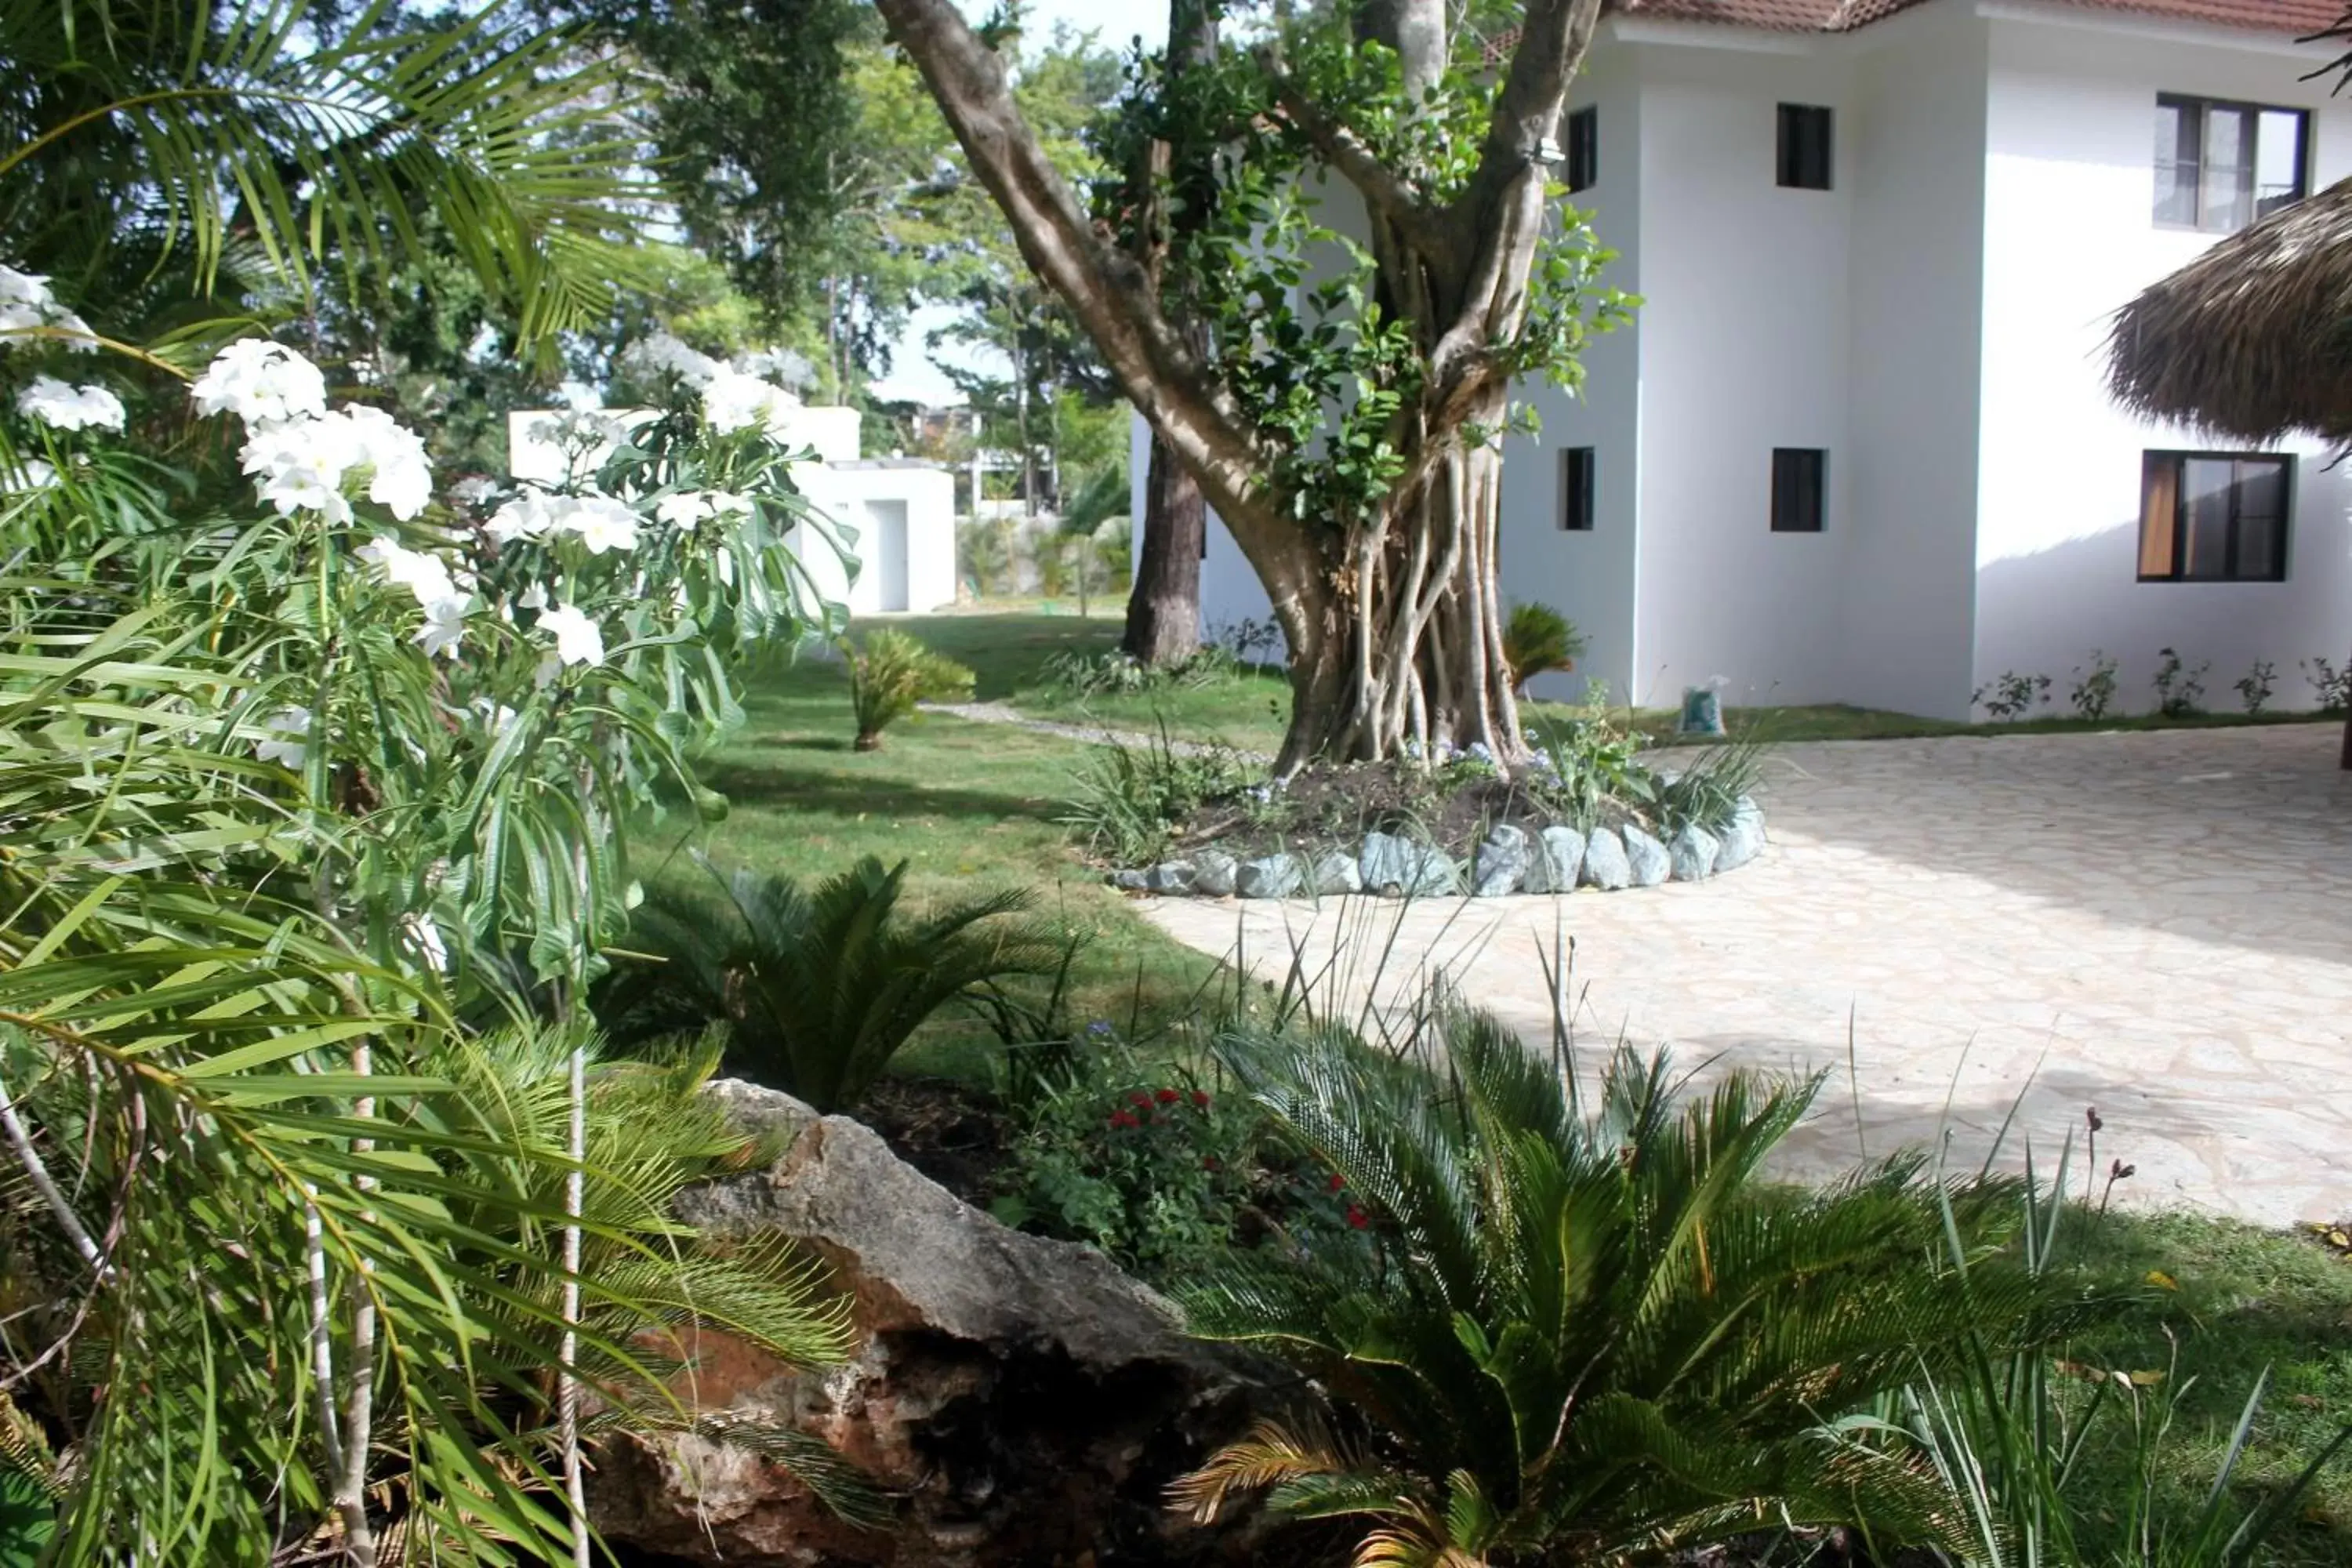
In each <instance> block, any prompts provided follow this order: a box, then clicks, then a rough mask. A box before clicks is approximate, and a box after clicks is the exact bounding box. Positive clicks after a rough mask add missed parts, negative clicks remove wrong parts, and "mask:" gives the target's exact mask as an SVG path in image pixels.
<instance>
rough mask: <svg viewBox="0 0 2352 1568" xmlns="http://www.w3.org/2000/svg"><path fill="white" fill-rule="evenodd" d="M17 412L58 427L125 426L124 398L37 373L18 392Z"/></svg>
mask: <svg viewBox="0 0 2352 1568" xmlns="http://www.w3.org/2000/svg"><path fill="white" fill-rule="evenodd" d="M16 409H17V412H19V413H21V414H24V415H26V416H29V417H31V418H34V419H37V420H39V421H40V422H41V423H42V424H44V425H47V426H51V427H53V428H55V429H58V430H88V429H92V428H96V429H104V430H120V429H121V428H122V420H123V413H122V399H121V398H119V397H117V396H115V395H114V394H112V393H110V392H109V391H107V390H106V388H104V387H102V386H73V385H69V384H67V383H65V382H62V381H59V380H58V378H57V377H56V376H54V375H37V376H35V377H34V378H33V384H31V385H30V386H27V387H26V388H25V390H24V391H22V392H20V393H18V394H17V395H16Z"/></svg>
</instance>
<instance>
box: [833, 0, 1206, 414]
mask: <svg viewBox="0 0 2352 1568" xmlns="http://www.w3.org/2000/svg"><path fill="white" fill-rule="evenodd" d="M957 4H958V5H961V7H962V8H963V13H964V15H965V16H969V17H971V19H972V20H973V21H975V22H977V21H980V20H981V19H982V18H983V17H984V16H987V14H988V13H989V11H990V10H992V8H993V5H994V0H957ZM1029 13H1030V17H1031V23H1030V25H1031V26H1034V27H1035V28H1036V29H1037V30H1038V31H1039V32H1041V33H1048V34H1050V33H1051V32H1052V31H1053V30H1054V24H1055V23H1056V22H1066V23H1068V24H1069V25H1070V26H1073V27H1076V28H1079V29H1092V30H1093V31H1095V32H1097V33H1098V34H1100V35H1101V40H1102V42H1103V44H1104V45H1106V46H1107V47H1110V48H1114V49H1118V50H1121V51H1122V52H1123V51H1124V50H1125V49H1126V48H1127V47H1128V43H1129V40H1130V39H1131V38H1133V37H1135V35H1137V34H1139V33H1140V34H1141V35H1142V36H1143V42H1144V47H1147V48H1155V49H1156V48H1158V47H1160V45H1161V44H1162V43H1164V42H1165V41H1166V40H1167V37H1168V6H1167V0H1031V4H1030V7H1029ZM953 315H954V312H953V311H952V310H918V311H917V312H915V314H914V316H913V318H912V319H911V320H910V321H908V323H907V330H906V331H905V332H903V333H902V334H900V336H899V339H898V342H897V344H896V345H894V346H893V347H892V349H891V351H890V374H888V375H887V376H885V377H883V378H882V379H881V380H880V381H877V382H876V383H875V384H874V391H875V393H876V394H877V395H878V396H882V397H888V398H899V397H906V398H911V399H913V400H915V401H917V402H919V403H931V404H941V403H961V401H962V398H961V396H960V395H958V394H957V392H956V390H955V387H954V385H953V384H951V383H950V381H949V380H948V378H947V377H946V376H944V375H942V374H940V370H939V367H938V366H937V365H935V364H933V363H931V360H930V355H929V353H928V352H927V351H926V350H925V349H924V347H923V337H924V334H926V333H927V332H929V331H933V330H934V329H936V328H938V327H940V326H942V325H944V324H945V323H946V322H947V321H949V320H950V318H951V317H952V316H953ZM947 352H949V353H954V354H956V355H957V359H958V362H959V363H965V364H970V365H975V366H976V365H979V364H982V363H985V357H984V356H977V355H974V354H972V353H970V352H968V351H954V350H950V351H947Z"/></svg>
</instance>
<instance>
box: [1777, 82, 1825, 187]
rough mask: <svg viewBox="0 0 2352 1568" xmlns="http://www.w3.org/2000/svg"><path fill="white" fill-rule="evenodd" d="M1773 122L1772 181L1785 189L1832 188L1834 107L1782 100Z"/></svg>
mask: <svg viewBox="0 0 2352 1568" xmlns="http://www.w3.org/2000/svg"><path fill="white" fill-rule="evenodd" d="M1773 122H1774V127H1775V131H1774V138H1773V161H1772V179H1773V183H1774V184H1777V185H1779V186H1780V188H1781V189H1782V190H1784V191H1826V190H1830V189H1832V188H1834V187H1835V185H1836V184H1837V110H1834V109H1832V108H1831V107H1830V106H1829V105H1828V104H1824V103H1783V104H1781V105H1780V106H1779V108H1778V109H1777V110H1775V111H1774V114H1773Z"/></svg>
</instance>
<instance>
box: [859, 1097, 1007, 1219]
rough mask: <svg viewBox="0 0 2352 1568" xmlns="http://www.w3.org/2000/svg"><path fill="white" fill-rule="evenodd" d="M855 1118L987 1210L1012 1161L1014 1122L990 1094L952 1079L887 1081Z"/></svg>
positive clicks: (903, 1156)
mask: <svg viewBox="0 0 2352 1568" xmlns="http://www.w3.org/2000/svg"><path fill="white" fill-rule="evenodd" d="M856 1116H857V1120H858V1121H863V1122H864V1123H866V1126H868V1127H870V1128H872V1129H873V1130H874V1131H876V1132H877V1133H879V1134H881V1137H882V1141H883V1142H885V1143H887V1144H888V1145H889V1146H890V1152H892V1153H894V1154H896V1155H898V1158H900V1159H901V1160H904V1161H906V1162H907V1163H908V1164H909V1165H912V1166H914V1167H915V1169H917V1170H918V1171H920V1172H922V1173H923V1174H925V1175H926V1176H929V1178H930V1179H931V1180H933V1181H935V1182H937V1183H938V1184H940V1185H941V1186H943V1187H945V1188H946V1189H947V1190H948V1191H950V1192H951V1193H953V1194H955V1195H956V1196H958V1197H960V1198H961V1199H962V1200H963V1201H964V1202H966V1203H968V1204H970V1205H972V1206H973V1207H974V1208H979V1209H985V1208H986V1207H988V1203H989V1200H990V1199H991V1198H992V1197H993V1196H995V1195H996V1182H997V1176H998V1174H999V1173H1001V1172H1002V1171H1003V1169H1004V1167H1005V1165H1006V1164H1007V1163H1009V1162H1010V1161H1011V1159H1012V1148H1013V1121H1012V1119H1011V1118H1009V1117H1007V1116H1006V1115H1005V1114H1004V1112H1003V1110H999V1109H998V1108H997V1106H996V1102H995V1100H993V1099H992V1098H991V1097H990V1096H989V1095H988V1094H987V1092H986V1091H984V1090H982V1089H975V1088H973V1087H972V1086H971V1085H970V1084H964V1083H958V1082H956V1081H955V1080H954V1079H943V1078H884V1079H881V1080H879V1081H878V1082H877V1083H876V1084H875V1086H874V1088H873V1089H871V1090H870V1091H868V1092H867V1094H866V1100H865V1101H864V1103H862V1104H860V1105H859V1106H858V1107H857V1110H856Z"/></svg>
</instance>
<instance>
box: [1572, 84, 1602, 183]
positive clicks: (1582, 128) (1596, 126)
mask: <svg viewBox="0 0 2352 1568" xmlns="http://www.w3.org/2000/svg"><path fill="white" fill-rule="evenodd" d="M1567 130H1568V133H1567V135H1566V136H1564V137H1563V138H1562V140H1563V141H1565V142H1567V144H1568V159H1567V175H1568V189H1569V194H1570V195H1575V194H1576V193H1578V192H1580V191H1589V190H1591V188H1592V187H1593V186H1595V185H1597V184H1600V183H1601V110H1600V109H1599V108H1598V107H1597V106H1595V105H1593V104H1589V103H1588V104H1586V105H1585V106H1584V107H1583V108H1582V109H1571V110H1569V111H1568V128H1567Z"/></svg>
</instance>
